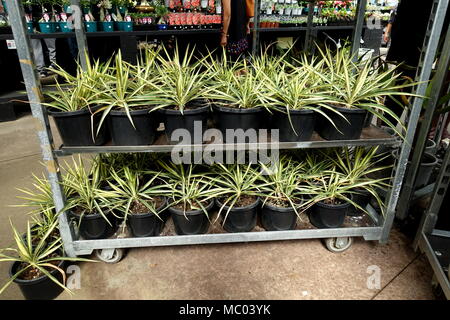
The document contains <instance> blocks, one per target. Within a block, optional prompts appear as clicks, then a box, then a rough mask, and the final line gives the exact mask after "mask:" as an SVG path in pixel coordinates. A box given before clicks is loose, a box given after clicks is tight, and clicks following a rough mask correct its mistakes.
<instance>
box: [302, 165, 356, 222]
mask: <svg viewBox="0 0 450 320" xmlns="http://www.w3.org/2000/svg"><path fill="white" fill-rule="evenodd" d="M314 182H315V183H309V184H308V185H304V186H302V187H300V190H301V192H303V193H306V194H309V195H311V199H310V200H307V201H305V202H304V204H303V211H306V210H308V209H310V213H309V220H310V222H311V223H312V224H313V225H314V226H315V227H317V228H338V227H340V226H342V225H343V224H344V221H345V217H346V215H347V212H348V210H349V208H350V206H351V205H353V206H355V207H356V208H358V209H360V210H364V209H363V208H361V207H360V206H359V205H358V204H356V203H355V202H353V201H352V195H353V193H355V191H354V189H355V188H359V187H363V186H364V185H365V183H364V182H360V183H355V184H350V183H349V180H348V178H347V177H346V176H345V175H344V174H342V173H340V172H337V171H336V170H335V169H333V168H332V169H331V170H330V171H328V172H322V174H321V175H320V176H319V177H317V180H315V181H314Z"/></svg>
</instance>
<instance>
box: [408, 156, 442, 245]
mask: <svg viewBox="0 0 450 320" xmlns="http://www.w3.org/2000/svg"><path fill="white" fill-rule="evenodd" d="M449 168H450V148H447V150H446V151H445V156H444V159H443V160H442V167H441V170H440V171H439V174H438V177H437V179H436V184H435V185H434V190H433V195H432V197H431V201H430V205H429V206H428V209H427V210H426V211H425V212H424V214H423V216H422V220H421V221H420V225H419V229H418V230H417V234H416V237H415V239H414V242H413V248H414V249H415V250H417V248H418V246H419V242H420V239H421V238H422V236H423V235H427V234H430V233H431V232H432V231H433V229H434V228H435V227H436V223H437V219H438V215H439V211H440V210H441V208H442V203H443V202H444V198H445V196H446V194H447V190H448V180H449V179H450V172H449V171H448V169H449Z"/></svg>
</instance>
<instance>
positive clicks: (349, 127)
mask: <svg viewBox="0 0 450 320" xmlns="http://www.w3.org/2000/svg"><path fill="white" fill-rule="evenodd" d="M334 108H335V109H336V110H337V111H338V112H340V113H341V114H342V115H343V116H344V117H345V119H347V120H348V121H347V120H345V119H344V118H343V117H341V116H340V115H338V114H336V113H335V112H333V111H330V110H327V109H323V112H324V113H325V114H326V115H327V116H328V117H329V118H330V119H331V120H332V121H333V123H334V124H335V126H336V127H337V128H338V129H339V131H340V132H339V131H338V130H337V129H336V128H335V127H334V126H333V124H332V123H331V122H330V121H329V120H328V119H327V118H325V117H323V116H320V117H319V119H318V121H317V126H316V131H317V132H318V133H319V135H320V136H321V137H322V138H324V139H325V140H355V139H359V137H360V136H361V132H362V129H363V127H364V121H365V119H366V114H367V111H366V110H362V109H350V108H342V107H338V106H335V107H334Z"/></svg>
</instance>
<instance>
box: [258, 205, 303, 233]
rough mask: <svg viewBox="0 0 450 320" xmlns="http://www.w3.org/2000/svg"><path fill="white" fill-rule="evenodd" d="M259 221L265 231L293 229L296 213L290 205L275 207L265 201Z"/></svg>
mask: <svg viewBox="0 0 450 320" xmlns="http://www.w3.org/2000/svg"><path fill="white" fill-rule="evenodd" d="M261 223H262V225H263V227H264V229H266V230H267V231H282V230H293V229H295V226H296V225H297V214H296V213H295V210H294V208H292V207H290V208H282V207H276V206H273V205H271V204H269V203H267V202H266V203H265V204H264V205H263V207H262V211H261Z"/></svg>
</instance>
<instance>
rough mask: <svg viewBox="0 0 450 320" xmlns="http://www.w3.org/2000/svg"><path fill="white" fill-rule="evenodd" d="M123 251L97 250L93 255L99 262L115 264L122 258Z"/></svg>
mask: <svg viewBox="0 0 450 320" xmlns="http://www.w3.org/2000/svg"><path fill="white" fill-rule="evenodd" d="M124 253H125V250H124V249H99V250H95V255H96V256H97V258H99V259H100V260H101V261H103V262H106V263H117V262H119V261H120V260H122V258H123V256H124Z"/></svg>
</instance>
